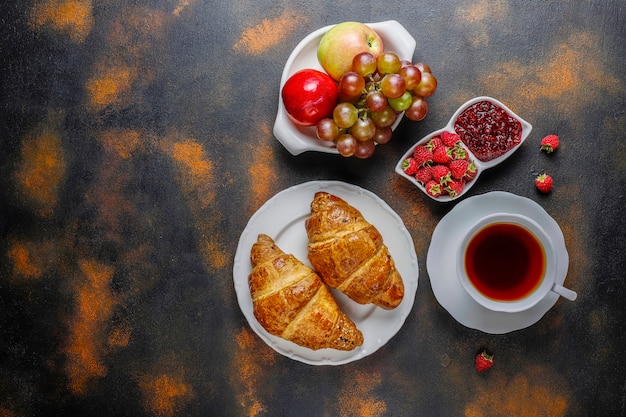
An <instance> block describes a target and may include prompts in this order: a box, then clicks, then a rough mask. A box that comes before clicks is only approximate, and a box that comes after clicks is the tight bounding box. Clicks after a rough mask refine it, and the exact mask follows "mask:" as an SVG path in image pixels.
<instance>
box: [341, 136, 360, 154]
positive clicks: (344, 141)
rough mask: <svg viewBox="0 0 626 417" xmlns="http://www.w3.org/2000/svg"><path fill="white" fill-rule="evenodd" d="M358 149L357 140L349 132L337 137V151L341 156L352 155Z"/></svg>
mask: <svg viewBox="0 0 626 417" xmlns="http://www.w3.org/2000/svg"><path fill="white" fill-rule="evenodd" d="M356 149H357V140H356V139H355V138H354V136H352V135H351V134H349V133H343V134H342V135H340V136H339V137H338V138H337V152H339V155H341V156H352V155H354V152H355V151H356Z"/></svg>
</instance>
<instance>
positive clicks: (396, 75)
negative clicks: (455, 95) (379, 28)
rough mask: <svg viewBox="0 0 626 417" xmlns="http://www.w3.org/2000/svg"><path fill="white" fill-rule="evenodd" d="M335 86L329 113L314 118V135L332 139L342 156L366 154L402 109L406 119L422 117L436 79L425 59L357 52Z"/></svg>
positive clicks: (385, 136) (384, 136)
mask: <svg viewBox="0 0 626 417" xmlns="http://www.w3.org/2000/svg"><path fill="white" fill-rule="evenodd" d="M338 89H339V102H338V103H337V105H336V106H335V108H334V110H333V115H332V117H327V118H324V119H322V120H320V121H319V122H318V123H317V125H316V132H317V137H318V138H319V139H320V140H324V141H333V142H334V143H335V145H336V146H337V151H338V152H339V154H340V155H342V156H346V157H348V156H353V155H354V156H356V157H358V158H369V157H370V156H372V154H373V153H374V150H375V147H376V144H384V143H387V142H389V141H390V140H391V136H392V130H391V126H392V125H393V123H394V122H395V120H396V118H397V117H398V116H399V115H400V114H401V113H402V112H404V115H405V116H406V117H407V118H408V119H410V120H415V121H419V120H422V119H423V118H424V117H426V114H427V113H428V103H427V102H426V97H430V96H431V95H433V93H434V92H435V90H436V89H437V79H436V78H435V77H434V76H433V75H432V73H431V70H430V67H429V66H428V65H427V64H424V63H415V64H413V63H411V62H409V61H403V60H401V59H400V57H398V55H397V54H396V53H395V52H391V51H385V52H383V53H381V54H380V55H379V56H378V58H376V57H374V55H372V54H371V53H369V52H362V53H360V54H358V55H356V56H355V57H354V60H353V61H352V71H350V72H347V73H346V74H344V75H343V76H342V77H341V79H340V80H339V85H338Z"/></svg>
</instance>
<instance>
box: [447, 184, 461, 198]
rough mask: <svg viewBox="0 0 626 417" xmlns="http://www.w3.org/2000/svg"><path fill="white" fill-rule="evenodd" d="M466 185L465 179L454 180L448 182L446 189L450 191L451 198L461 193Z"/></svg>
mask: <svg viewBox="0 0 626 417" xmlns="http://www.w3.org/2000/svg"><path fill="white" fill-rule="evenodd" d="M464 186H465V183H464V182H463V181H460V180H452V181H450V182H449V183H447V184H446V186H445V191H446V192H447V193H448V195H449V196H450V198H455V197H458V196H459V195H461V193H462V192H463V187H464Z"/></svg>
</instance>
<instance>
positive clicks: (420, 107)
mask: <svg viewBox="0 0 626 417" xmlns="http://www.w3.org/2000/svg"><path fill="white" fill-rule="evenodd" d="M427 114H428V103H427V102H426V100H425V99H424V97H420V96H416V97H414V98H413V102H412V103H411V106H410V107H409V108H408V109H406V110H405V111H404V115H405V116H406V117H407V118H408V119H409V120H413V121H416V122H418V121H420V120H422V119H424V117H426V115H427Z"/></svg>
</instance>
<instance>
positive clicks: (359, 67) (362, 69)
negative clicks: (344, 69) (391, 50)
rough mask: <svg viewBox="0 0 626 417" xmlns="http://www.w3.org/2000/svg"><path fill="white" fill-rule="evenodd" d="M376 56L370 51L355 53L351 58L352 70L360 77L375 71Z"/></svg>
mask: <svg viewBox="0 0 626 417" xmlns="http://www.w3.org/2000/svg"><path fill="white" fill-rule="evenodd" d="M376 69H377V64H376V57H375V56H374V55H372V54H371V53H370V52H361V53H358V54H356V56H355V57H354V59H353V60H352V70H353V71H355V72H356V73H357V74H359V75H361V76H362V77H368V76H370V75H372V74H374V73H375V72H376Z"/></svg>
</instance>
